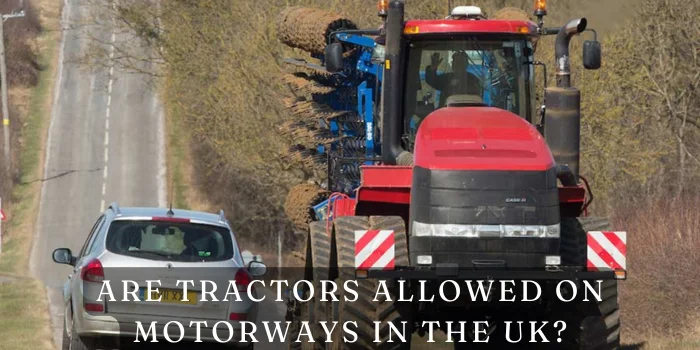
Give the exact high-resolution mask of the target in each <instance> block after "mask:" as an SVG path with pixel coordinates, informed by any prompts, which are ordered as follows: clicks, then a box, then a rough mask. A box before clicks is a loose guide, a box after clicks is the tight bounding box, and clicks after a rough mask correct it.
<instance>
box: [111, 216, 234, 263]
mask: <svg viewBox="0 0 700 350" xmlns="http://www.w3.org/2000/svg"><path fill="white" fill-rule="evenodd" d="M106 246H107V250H109V251H110V252H112V253H115V254H121V255H128V256H134V257H138V258H142V259H150V260H165V261H183V262H199V261H223V260H229V259H231V258H232V257H233V241H232V238H231V233H230V231H229V230H227V229H226V228H224V227H219V226H213V225H203V224H192V223H184V222H154V221H130V220H124V221H114V222H112V224H111V225H110V228H109V232H108V233H107V242H106Z"/></svg>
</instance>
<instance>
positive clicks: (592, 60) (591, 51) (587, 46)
mask: <svg viewBox="0 0 700 350" xmlns="http://www.w3.org/2000/svg"><path fill="white" fill-rule="evenodd" d="M586 31H587V32H593V40H586V41H584V42H583V67H584V68H586V69H598V68H600V62H601V61H602V56H603V54H602V50H601V48H600V42H599V41H598V33H596V31H595V30H593V29H591V28H588V29H586Z"/></svg>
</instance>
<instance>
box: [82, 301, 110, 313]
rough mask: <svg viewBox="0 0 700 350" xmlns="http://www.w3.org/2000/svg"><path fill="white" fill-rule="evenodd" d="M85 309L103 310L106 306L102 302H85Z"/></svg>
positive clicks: (92, 310) (91, 310)
mask: <svg viewBox="0 0 700 350" xmlns="http://www.w3.org/2000/svg"><path fill="white" fill-rule="evenodd" d="M84 307H85V311H89V312H103V311H105V307H104V305H102V304H93V303H85V305H84Z"/></svg>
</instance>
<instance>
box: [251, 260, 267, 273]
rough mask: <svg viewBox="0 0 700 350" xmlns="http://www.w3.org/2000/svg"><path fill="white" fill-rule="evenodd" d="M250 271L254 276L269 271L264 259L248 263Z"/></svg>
mask: <svg viewBox="0 0 700 350" xmlns="http://www.w3.org/2000/svg"><path fill="white" fill-rule="evenodd" d="M248 272H249V273H250V275H251V276H253V277H262V276H265V274H266V273H267V266H265V264H263V262H262V261H257V260H253V261H251V262H250V263H248Z"/></svg>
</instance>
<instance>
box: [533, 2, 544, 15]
mask: <svg viewBox="0 0 700 350" xmlns="http://www.w3.org/2000/svg"><path fill="white" fill-rule="evenodd" d="M538 12H539V13H542V14H547V0H535V13H538Z"/></svg>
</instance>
